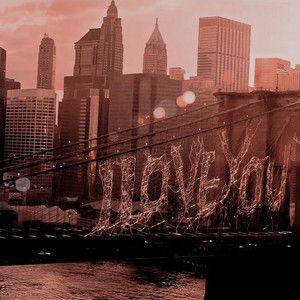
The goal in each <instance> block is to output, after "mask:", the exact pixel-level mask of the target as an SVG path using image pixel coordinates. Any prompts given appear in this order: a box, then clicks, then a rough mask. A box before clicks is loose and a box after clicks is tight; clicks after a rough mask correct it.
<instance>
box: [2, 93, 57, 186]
mask: <svg viewBox="0 0 300 300" xmlns="http://www.w3.org/2000/svg"><path fill="white" fill-rule="evenodd" d="M55 117H56V95H55V92H54V91H53V90H47V89H22V90H21V89H15V90H8V91H7V105H6V126H5V146H4V154H5V157H6V158H11V157H12V156H16V157H18V156H22V155H28V154H32V153H35V152H39V151H43V150H48V149H52V148H53V145H54V126H55ZM52 156H53V153H52V152H48V153H44V154H41V155H40V157H39V158H51V157H52ZM35 159H36V158H35ZM44 167H45V168H48V167H50V165H45V166H44ZM27 171H29V172H30V171H33V170H27ZM35 171H36V170H35ZM33 180H35V183H36V184H38V185H41V186H45V187H47V188H50V187H51V181H52V175H45V176H42V177H36V178H34V179H33Z"/></svg>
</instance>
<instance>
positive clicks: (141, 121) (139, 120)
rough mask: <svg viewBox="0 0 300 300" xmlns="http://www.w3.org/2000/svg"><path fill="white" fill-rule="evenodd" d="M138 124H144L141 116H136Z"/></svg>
mask: <svg viewBox="0 0 300 300" xmlns="http://www.w3.org/2000/svg"><path fill="white" fill-rule="evenodd" d="M138 124H139V125H144V124H145V119H144V118H143V117H141V116H139V117H138Z"/></svg>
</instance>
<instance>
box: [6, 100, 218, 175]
mask: <svg viewBox="0 0 300 300" xmlns="http://www.w3.org/2000/svg"><path fill="white" fill-rule="evenodd" d="M221 102H222V101H216V102H214V103H211V104H208V105H204V106H201V107H199V108H197V109H194V110H189V111H186V112H183V113H181V114H177V115H175V116H171V117H167V118H163V119H160V120H155V121H152V122H149V123H146V124H141V125H138V126H133V127H130V128H126V129H123V130H120V131H115V132H111V133H108V134H105V135H100V136H97V137H95V138H91V139H87V140H84V141H79V142H76V143H69V144H67V145H63V146H59V147H54V148H51V149H47V150H42V151H38V152H34V153H30V154H26V155H20V156H17V157H12V158H6V159H3V160H0V165H1V164H4V163H9V162H13V161H18V160H22V159H26V158H31V157H32V158H34V156H37V155H42V154H46V153H49V152H53V151H58V150H63V149H66V148H71V147H74V146H79V145H81V144H85V143H88V142H92V141H98V140H101V139H107V138H109V137H111V136H114V135H116V134H123V133H127V132H130V131H133V130H136V129H140V128H143V127H147V126H151V125H155V124H158V123H162V122H166V121H169V120H172V119H175V118H179V117H182V116H186V115H190V114H193V113H195V112H198V111H201V110H204V109H207V108H210V107H213V106H216V105H218V104H220V103H221ZM0 172H2V170H1V169H0Z"/></svg>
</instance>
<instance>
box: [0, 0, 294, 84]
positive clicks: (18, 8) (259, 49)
mask: <svg viewBox="0 0 300 300" xmlns="http://www.w3.org/2000/svg"><path fill="white" fill-rule="evenodd" d="M109 4H110V0H0V47H3V48H5V49H6V50H7V54H8V55H7V56H8V57H7V76H8V77H11V78H15V79H17V80H19V81H21V82H22V86H23V87H24V88H31V87H35V84H36V71H37V55H38V46H39V43H40V40H41V38H42V36H43V34H44V33H47V34H49V35H50V36H51V37H52V38H54V39H55V43H56V47H57V76H56V87H57V88H58V89H62V87H63V76H66V75H72V68H73V64H74V42H75V41H77V40H79V39H80V38H81V37H82V36H83V35H84V34H85V33H86V32H87V31H88V29H89V28H95V27H100V26H101V24H102V18H103V17H104V16H105V15H106V9H107V7H108V5H109ZM116 4H117V6H118V9H119V16H120V17H121V18H122V26H123V41H124V46H125V53H124V72H125V73H135V72H141V70H142V59H143V52H144V47H145V43H146V41H147V40H148V38H149V36H150V34H151V32H152V30H153V28H154V23H155V18H156V17H158V18H159V26H160V30H161V32H162V35H163V37H164V39H165V42H166V43H167V48H168V65H169V67H172V66H173V67H174V66H180V67H183V68H185V69H186V71H187V75H196V68H197V40H198V19H199V17H201V16H222V17H226V18H231V19H234V20H237V21H241V22H245V23H248V24H251V25H252V39H251V60H252V61H251V76H250V77H251V82H252V81H253V76H254V75H253V73H254V59H255V58H256V57H281V58H284V59H288V60H291V62H292V64H296V63H300V17H299V16H300V0H116Z"/></svg>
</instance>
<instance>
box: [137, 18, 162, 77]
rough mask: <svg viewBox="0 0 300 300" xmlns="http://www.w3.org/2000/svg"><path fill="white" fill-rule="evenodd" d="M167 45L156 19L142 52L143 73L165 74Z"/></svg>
mask: <svg viewBox="0 0 300 300" xmlns="http://www.w3.org/2000/svg"><path fill="white" fill-rule="evenodd" d="M167 65H168V57H167V46H166V43H165V42H164V40H163V37H162V35H161V33H160V31H159V28H158V19H156V24H155V28H154V31H153V32H152V34H151V36H150V39H149V40H148V42H147V43H146V47H145V52H144V63H143V73H145V74H158V75H167Z"/></svg>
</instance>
